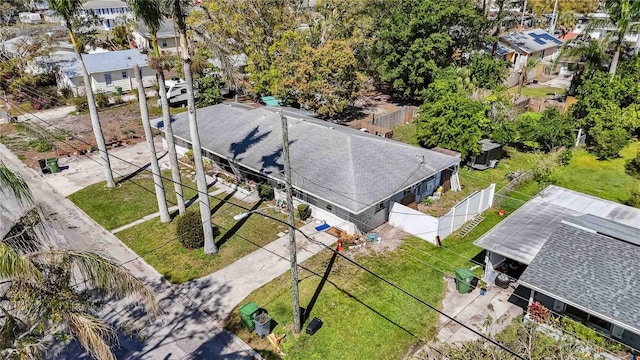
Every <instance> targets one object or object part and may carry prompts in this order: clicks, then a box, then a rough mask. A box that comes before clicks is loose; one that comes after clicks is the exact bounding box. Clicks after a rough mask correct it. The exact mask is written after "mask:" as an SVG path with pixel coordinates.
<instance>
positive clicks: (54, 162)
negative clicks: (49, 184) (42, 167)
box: [47, 158, 60, 174]
mask: <svg viewBox="0 0 640 360" xmlns="http://www.w3.org/2000/svg"><path fill="white" fill-rule="evenodd" d="M47 167H48V168H49V170H50V171H51V173H52V174H53V173H57V172H60V168H59V167H58V158H50V159H47Z"/></svg>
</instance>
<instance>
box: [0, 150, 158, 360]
mask: <svg viewBox="0 0 640 360" xmlns="http://www.w3.org/2000/svg"><path fill="white" fill-rule="evenodd" d="M0 198H1V199H0V200H2V201H1V202H0V210H2V212H0V217H2V216H4V215H6V214H9V215H8V216H5V217H6V218H3V219H2V220H3V221H2V222H1V223H0V224H1V225H0V231H1V232H0V278H2V280H3V281H2V284H3V287H2V290H1V293H0V312H1V313H2V314H1V315H0V316H1V317H2V318H3V323H2V325H1V326H0V344H1V345H2V347H0V348H1V349H2V350H0V357H2V358H3V359H4V358H11V359H13V358H29V359H31V358H41V357H43V354H44V350H45V348H46V346H47V341H48V338H51V336H52V335H54V334H59V333H63V334H64V333H68V334H69V335H71V336H72V337H73V338H75V339H76V340H77V341H78V342H79V343H80V344H81V345H82V346H83V347H84V348H85V350H86V351H87V352H88V353H89V354H91V355H92V356H93V357H94V358H96V359H99V360H103V359H104V360H107V359H108V360H111V359H115V356H114V354H113V353H112V351H111V345H113V344H115V342H116V338H115V332H114V330H113V329H112V328H111V327H110V326H109V325H107V324H106V323H105V322H103V321H102V320H100V319H99V318H97V317H96V316H95V315H94V312H95V310H96V309H98V308H99V307H100V304H101V303H104V302H106V301H110V300H112V299H122V298H125V297H128V296H136V297H138V298H139V299H142V300H144V301H145V307H146V309H147V311H148V312H149V313H150V314H152V315H153V314H155V313H156V312H157V311H158V309H157V304H156V302H155V299H154V296H153V294H152V293H151V291H150V290H149V289H148V288H147V287H146V286H145V285H144V284H142V282H140V281H139V280H138V279H136V278H135V277H134V276H133V275H131V274H130V273H129V272H128V271H127V270H126V269H124V268H123V267H121V266H120V265H118V264H117V263H115V262H114V261H113V260H109V259H107V258H104V257H102V256H100V255H98V254H94V253H88V252H79V251H74V250H60V249H51V248H50V247H45V246H44V245H45V244H44V241H43V239H46V235H47V232H46V230H45V229H46V227H45V226H44V225H43V221H42V216H41V215H40V211H39V209H38V207H37V206H36V205H35V204H34V202H33V197H32V195H31V192H30V190H29V187H28V186H27V184H26V182H25V180H24V179H23V178H22V177H21V176H20V175H18V174H17V173H14V172H12V171H11V170H9V169H8V168H7V167H6V166H5V165H4V164H3V163H2V162H0ZM3 214H4V215H3ZM7 220H8V221H7Z"/></svg>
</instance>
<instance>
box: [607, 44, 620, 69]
mask: <svg viewBox="0 0 640 360" xmlns="http://www.w3.org/2000/svg"><path fill="white" fill-rule="evenodd" d="M618 61H620V47H619V46H616V52H615V53H613V59H611V65H610V66H609V74H611V75H615V74H616V70H617V69H618Z"/></svg>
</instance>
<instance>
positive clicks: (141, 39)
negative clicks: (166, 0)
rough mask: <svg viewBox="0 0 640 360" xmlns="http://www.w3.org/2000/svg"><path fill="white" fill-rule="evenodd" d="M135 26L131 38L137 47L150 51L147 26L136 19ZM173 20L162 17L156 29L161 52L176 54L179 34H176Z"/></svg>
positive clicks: (149, 36)
mask: <svg viewBox="0 0 640 360" xmlns="http://www.w3.org/2000/svg"><path fill="white" fill-rule="evenodd" d="M136 24H137V28H136V29H134V30H133V40H134V41H135V43H136V47H137V48H138V49H141V50H144V51H152V48H151V35H150V33H149V28H147V26H146V25H145V24H144V22H142V21H138V22H137V23H136ZM174 26H175V25H174V22H173V20H171V19H163V20H162V22H161V23H160V28H159V29H158V33H157V38H158V47H159V49H160V52H161V54H177V53H178V49H179V47H180V36H178V35H177V34H176V31H175V29H174Z"/></svg>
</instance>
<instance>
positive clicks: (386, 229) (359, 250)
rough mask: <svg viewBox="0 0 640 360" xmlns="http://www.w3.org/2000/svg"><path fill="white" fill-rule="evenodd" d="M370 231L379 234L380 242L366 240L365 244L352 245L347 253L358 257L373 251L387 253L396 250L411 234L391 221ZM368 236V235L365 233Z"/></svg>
mask: <svg viewBox="0 0 640 360" xmlns="http://www.w3.org/2000/svg"><path fill="white" fill-rule="evenodd" d="M370 233H376V234H378V238H379V241H378V242H368V241H366V242H365V243H364V245H361V246H352V247H350V248H349V249H348V250H347V252H346V254H347V255H348V256H350V257H357V256H360V255H371V254H373V253H379V254H381V253H386V252H391V251H394V250H395V249H396V248H397V247H398V246H399V245H400V244H401V243H402V241H404V239H406V238H407V237H408V236H409V234H407V233H406V232H404V231H402V230H400V229H398V228H395V227H393V226H391V225H389V223H385V224H384V225H381V226H379V227H377V228H376V229H374V230H372V231H371V232H370ZM364 237H365V238H366V235H364Z"/></svg>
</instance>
